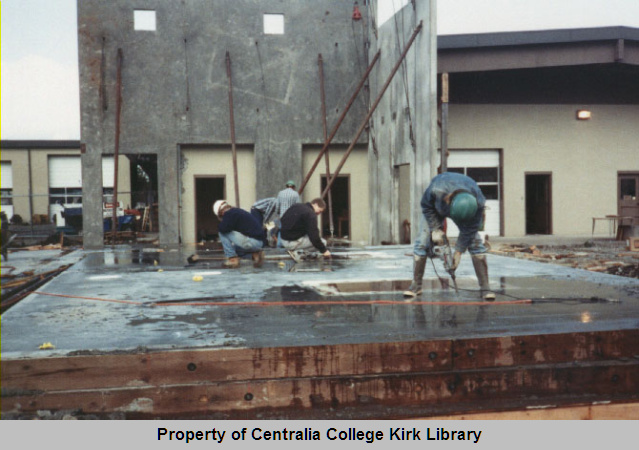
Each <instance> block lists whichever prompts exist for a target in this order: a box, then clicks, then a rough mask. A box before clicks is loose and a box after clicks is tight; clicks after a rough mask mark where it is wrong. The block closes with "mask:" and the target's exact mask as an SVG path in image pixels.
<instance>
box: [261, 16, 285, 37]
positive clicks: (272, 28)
mask: <svg viewBox="0 0 639 450" xmlns="http://www.w3.org/2000/svg"><path fill="white" fill-rule="evenodd" d="M264 34H284V14H264Z"/></svg>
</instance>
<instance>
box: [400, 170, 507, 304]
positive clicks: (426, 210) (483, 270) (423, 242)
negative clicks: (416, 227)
mask: <svg viewBox="0 0 639 450" xmlns="http://www.w3.org/2000/svg"><path fill="white" fill-rule="evenodd" d="M485 204H486V198H485V197H484V195H483V194H482V192H481V189H480V188H479V186H478V185H477V183H475V181H474V180H473V179H472V178H469V177H467V176H466V175H461V174H458V173H453V172H444V173H442V174H440V175H437V176H436V177H435V178H433V180H432V181H431V183H430V185H429V186H428V188H427V189H426V191H425V192H424V195H423V197H422V200H421V202H420V205H421V208H422V213H423V217H422V220H421V224H420V231H419V235H418V236H417V239H415V244H414V248H413V258H414V263H413V282H412V283H411V285H410V287H409V288H408V290H407V291H405V292H404V295H405V296H406V297H416V296H417V295H419V294H421V293H422V280H423V278H424V271H425V269H426V260H427V257H428V256H429V255H432V254H433V253H432V252H433V247H434V246H436V245H443V244H444V239H445V237H446V234H445V232H444V221H445V220H446V218H450V219H451V220H452V221H453V222H454V223H455V225H457V227H458V228H459V237H458V238H457V242H456V244H455V254H454V255H453V262H452V267H451V268H452V269H453V270H455V269H457V267H458V266H459V263H460V261H461V256H462V253H464V252H465V251H466V250H468V252H469V253H470V256H471V259H472V261H473V267H474V268H475V274H476V275H477V280H478V281H479V288H480V292H481V296H482V297H483V298H484V300H494V299H495V294H494V293H492V292H490V291H489V290H490V286H489V282H488V263H487V261H486V247H485V246H484V244H483V242H482V239H481V236H480V235H479V233H478V231H479V230H480V228H481V227H482V226H483V221H484V209H485Z"/></svg>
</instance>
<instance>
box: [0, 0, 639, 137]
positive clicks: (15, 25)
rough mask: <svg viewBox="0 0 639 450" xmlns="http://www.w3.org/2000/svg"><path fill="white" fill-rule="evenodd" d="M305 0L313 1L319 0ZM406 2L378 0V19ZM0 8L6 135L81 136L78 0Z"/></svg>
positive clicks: (567, 11)
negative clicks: (0, 12) (0, 9)
mask: <svg viewBox="0 0 639 450" xmlns="http://www.w3.org/2000/svg"><path fill="white" fill-rule="evenodd" d="M104 1H109V0H104ZM299 1H300V2H302V1H304V2H308V3H309V5H312V4H313V2H314V1H315V0H299ZM417 1H420V0H417ZM407 2H408V0H380V5H379V11H378V13H379V15H380V16H381V17H380V21H383V20H386V19H387V18H388V17H389V16H390V15H392V13H393V11H396V10H399V9H400V8H401V7H402V5H404V4H406V3H407ZM361 3H364V2H363V0H362V2H361ZM437 4H438V6H437V24H438V33H439V34H460V33H486V32H496V31H523V30H540V29H558V28H588V27H598V26H619V25H623V26H630V27H637V28H639V0H438V2H437ZM1 8H2V40H1V42H2V93H1V98H2V111H1V113H2V114H1V117H2V128H1V137H2V139H45V140H48V139H74V140H77V139H80V112H79V111H80V107H79V88H78V62H77V60H78V54H77V52H78V45H77V18H76V0H2V2H1Z"/></svg>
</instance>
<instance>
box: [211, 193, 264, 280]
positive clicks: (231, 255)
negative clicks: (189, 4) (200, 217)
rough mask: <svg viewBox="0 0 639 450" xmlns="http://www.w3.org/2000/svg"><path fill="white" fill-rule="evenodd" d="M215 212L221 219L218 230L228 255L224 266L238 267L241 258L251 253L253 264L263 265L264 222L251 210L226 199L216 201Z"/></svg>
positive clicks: (256, 265)
mask: <svg viewBox="0 0 639 450" xmlns="http://www.w3.org/2000/svg"><path fill="white" fill-rule="evenodd" d="M213 212H214V213H215V215H216V216H218V218H219V219H220V220H221V222H220V224H219V226H218V232H219V235H220V241H221V242H222V247H223V248H224V256H226V261H225V262H224V264H223V266H224V267H228V268H237V267H239V266H240V258H241V257H243V256H245V255H248V254H251V257H252V259H253V266H255V267H261V266H262V263H263V262H264V251H263V250H262V247H263V245H264V243H263V237H264V232H263V229H262V224H261V223H260V222H258V221H257V219H256V218H255V217H253V216H252V215H251V214H250V213H249V212H247V211H244V210H243V209H240V208H234V207H232V206H231V205H229V204H228V203H226V201H225V200H218V201H216V202H215V203H214V204H213Z"/></svg>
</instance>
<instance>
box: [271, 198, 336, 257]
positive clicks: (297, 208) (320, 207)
mask: <svg viewBox="0 0 639 450" xmlns="http://www.w3.org/2000/svg"><path fill="white" fill-rule="evenodd" d="M325 209H326V203H325V202H324V200H322V199H321V198H316V199H314V200H313V201H311V202H310V203H296V204H294V205H293V206H291V207H290V208H289V209H288V210H287V211H286V213H285V214H284V216H283V217H282V228H281V230H280V231H281V236H282V246H283V247H284V248H285V249H286V250H287V251H288V254H289V255H290V256H291V258H293V260H295V261H296V262H298V261H300V260H301V252H302V251H304V250H309V249H312V248H315V249H317V250H318V251H319V252H320V253H321V254H322V256H324V257H326V258H330V256H331V252H330V251H328V249H327V248H326V241H325V240H324V239H322V238H321V237H320V234H319V229H318V226H317V216H319V215H320V214H322V212H324V210H325Z"/></svg>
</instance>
